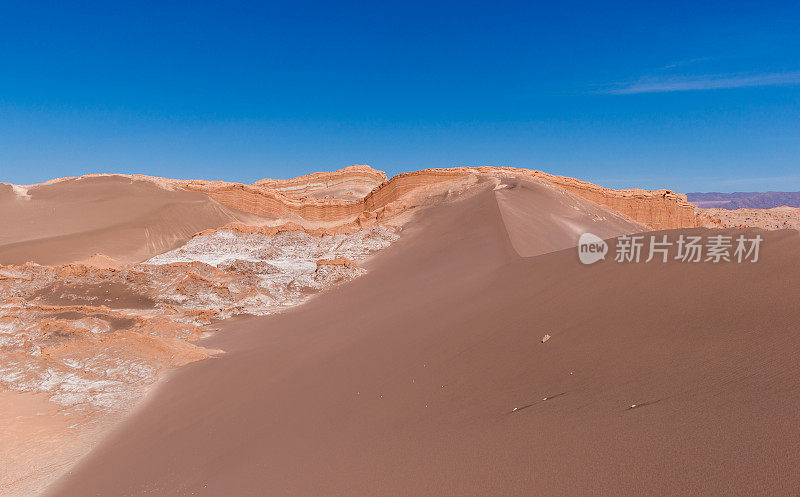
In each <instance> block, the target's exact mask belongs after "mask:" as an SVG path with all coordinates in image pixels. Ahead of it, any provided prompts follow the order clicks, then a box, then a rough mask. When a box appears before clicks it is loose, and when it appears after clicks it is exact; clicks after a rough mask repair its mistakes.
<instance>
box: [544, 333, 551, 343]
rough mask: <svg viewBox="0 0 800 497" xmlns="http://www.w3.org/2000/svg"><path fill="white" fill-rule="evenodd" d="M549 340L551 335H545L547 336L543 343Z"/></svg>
mask: <svg viewBox="0 0 800 497" xmlns="http://www.w3.org/2000/svg"><path fill="white" fill-rule="evenodd" d="M548 340H550V335H545V336H543V337H542V343H544V342H546V341H548Z"/></svg>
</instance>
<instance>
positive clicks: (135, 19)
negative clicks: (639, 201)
mask: <svg viewBox="0 0 800 497" xmlns="http://www.w3.org/2000/svg"><path fill="white" fill-rule="evenodd" d="M799 25H800V4H799V3H798V2H791V3H790V2H786V3H779V2H759V3H756V2H753V3H743V2H736V1H728V2H691V3H689V2H686V3H683V2H664V3H662V4H660V5H651V4H650V2H616V3H611V2H585V3H584V2H547V3H538V2H518V3H515V2H498V1H495V2H487V3H470V2H420V3H416V2H397V3H387V2H363V3H361V2H280V3H278V2H263V3H255V2H252V3H250V2H219V3H209V2H180V1H175V2H146V1H143V2H135V3H126V2H104V3H91V2H2V3H0V181H7V182H13V183H18V184H27V183H33V182H39V181H43V180H46V179H49V178H52V177H58V176H71V175H79V174H84V173H90V172H125V173H134V172H137V173H144V174H152V175H159V176H169V177H179V178H206V179H228V180H234V181H245V182H251V181H254V180H256V179H260V178H264V177H278V178H280V177H290V176H296V175H300V174H305V173H309V172H312V171H318V170H331V169H338V168H340V167H344V166H347V165H349V164H370V165H372V166H373V167H376V168H378V169H382V170H385V171H387V173H389V174H390V175H392V174H396V173H398V172H402V171H408V170H416V169H422V168H426V167H451V166H477V165H498V166H516V167H525V168H534V169H542V170H545V171H548V172H552V173H556V174H564V175H568V176H575V177H578V178H581V179H586V180H590V181H594V182H597V183H600V184H602V185H604V186H611V187H618V188H622V187H633V186H636V187H644V188H672V189H676V190H678V191H712V190H714V191H751V190H754V191H762V190H800V29H798V26H799Z"/></svg>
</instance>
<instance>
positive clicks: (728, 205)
mask: <svg viewBox="0 0 800 497" xmlns="http://www.w3.org/2000/svg"><path fill="white" fill-rule="evenodd" d="M686 196H687V197H688V199H689V202H691V203H693V204H694V205H696V206H697V207H702V208H704V209H708V208H714V207H717V208H720V209H771V208H773V207H780V206H782V205H786V206H789V207H800V192H734V193H717V192H710V193H687V194H686Z"/></svg>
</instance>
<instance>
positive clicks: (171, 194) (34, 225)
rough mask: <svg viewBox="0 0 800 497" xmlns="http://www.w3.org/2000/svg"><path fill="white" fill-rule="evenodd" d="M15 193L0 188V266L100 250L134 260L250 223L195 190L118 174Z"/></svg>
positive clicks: (74, 256) (75, 257)
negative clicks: (165, 186)
mask: <svg viewBox="0 0 800 497" xmlns="http://www.w3.org/2000/svg"><path fill="white" fill-rule="evenodd" d="M17 188H18V191H17V192H15V191H13V190H12V188H11V187H10V186H9V185H0V210H1V211H2V214H3V215H2V216H0V264H21V263H24V262H27V261H35V262H38V263H40V264H62V263H66V262H72V261H77V260H80V259H85V258H87V257H89V256H91V255H92V254H95V253H98V252H101V253H104V254H106V255H109V256H111V257H113V258H115V259H120V260H124V261H137V262H138V261H141V260H144V259H148V258H149V257H152V256H153V255H155V254H158V253H161V252H165V251H167V250H171V249H173V248H175V247H177V246H179V245H181V244H182V243H183V242H185V241H186V240H188V239H189V238H190V237H191V236H192V235H193V234H195V233H197V232H198V231H202V230H204V229H207V228H215V227H218V226H221V225H223V224H225V223H228V222H231V221H242V220H252V219H254V218H255V216H253V215H251V214H245V213H242V212H239V211H236V210H234V209H232V208H230V207H226V206H223V205H220V204H219V203H217V202H216V201H214V200H212V199H210V198H209V197H207V196H206V195H203V194H201V193H197V192H187V191H178V190H174V191H170V190H166V189H163V188H159V187H158V186H157V185H156V184H154V183H152V182H149V181H136V180H132V179H130V178H125V177H120V176H105V177H86V178H77V179H68V180H64V181H59V182H55V183H51V184H41V185H36V186H33V187H31V188H29V189H27V190H25V189H20V188H19V187H17Z"/></svg>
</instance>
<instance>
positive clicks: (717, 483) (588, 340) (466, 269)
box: [47, 185, 800, 497]
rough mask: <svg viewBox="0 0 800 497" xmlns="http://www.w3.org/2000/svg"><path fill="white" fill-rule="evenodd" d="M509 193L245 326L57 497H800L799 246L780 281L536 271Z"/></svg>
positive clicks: (56, 491)
mask: <svg viewBox="0 0 800 497" xmlns="http://www.w3.org/2000/svg"><path fill="white" fill-rule="evenodd" d="M497 191H500V190H492V188H491V185H490V186H488V187H486V188H485V189H484V190H483V191H482V192H481V193H478V194H476V195H474V196H469V197H465V198H464V199H462V200H454V201H450V202H447V203H444V204H442V205H439V206H436V207H432V208H430V209H429V210H427V211H426V212H424V213H420V214H418V218H417V220H416V221H415V222H414V223H411V224H409V225H408V226H407V227H406V229H405V230H404V233H403V236H402V237H401V239H400V240H399V241H397V242H395V243H394V244H393V245H392V246H391V247H389V248H387V249H385V250H384V251H383V252H381V253H379V254H378V255H377V256H375V257H374V258H373V259H372V260H371V261H370V262H369V263H368V264H367V266H366V267H367V269H368V270H369V272H368V273H367V274H366V275H365V276H362V277H361V278H359V279H356V280H354V281H351V282H349V283H347V284H345V285H343V286H340V287H338V288H336V289H334V290H332V291H329V292H328V293H326V294H323V295H320V296H317V297H314V298H312V299H311V300H310V301H308V302H307V303H305V304H304V305H302V306H300V307H298V308H296V309H293V310H291V311H288V312H285V313H283V314H279V315H275V316H270V317H264V318H252V319H242V320H238V321H236V322H228V323H226V324H223V331H222V332H220V333H217V334H216V335H214V336H213V337H212V338H211V339H210V340H208V341H207V342H206V343H204V344H203V345H205V346H207V347H212V348H220V349H224V350H225V351H226V352H227V353H226V354H224V355H221V356H218V357H215V358H212V359H208V360H205V361H200V362H196V363H192V364H190V365H188V366H186V367H184V368H182V369H180V370H177V371H176V372H174V373H173V374H172V375H170V377H169V379H168V380H167V381H165V382H163V383H162V384H161V386H160V387H159V388H158V389H157V390H156V391H154V392H153V393H152V395H151V397H150V398H149V400H148V401H147V404H146V405H144V406H143V407H142V409H141V410H139V411H138V412H136V413H135V414H134V415H133V416H131V417H130V418H129V419H128V420H127V421H126V422H125V423H124V424H123V425H122V426H121V427H120V428H119V429H118V430H117V431H115V432H114V433H113V434H112V435H111V436H110V437H109V438H108V439H106V440H105V441H104V442H103V443H102V444H101V445H100V446H99V447H98V448H97V449H96V450H95V451H94V452H93V453H92V454H90V456H89V457H88V458H86V459H85V460H84V461H83V462H82V463H81V464H79V465H78V466H77V467H76V468H74V469H73V470H72V471H71V472H70V474H69V475H67V476H66V477H65V478H63V479H62V480H61V481H60V482H58V483H57V484H56V485H55V486H54V487H53V488H52V489H51V491H50V492H49V493H48V494H47V495H51V496H80V497H86V496H94V495H100V496H111V495H113V496H128V495H214V496H217V495H237V496H249V495H281V496H289V495H298V496H308V495H349V496H355V495H365V496H366V495H369V496H375V495H381V496H388V495H458V496H466V495H476V496H477V495H480V496H485V495H547V496H553V495H565V496H574V495H604V496H606V495H632V496H633V495H635V496H640V495H743V496H744V495H747V496H750V495H789V494H791V492H796V491H797V489H798V488H800V473H798V471H797V468H798V467H800V451H798V450H797V441H798V439H800V425H798V423H797V412H798V408H800V396H798V393H799V392H798V388H799V387H800V366H798V363H797V361H796V358H795V355H796V351H798V350H800V333H798V329H797V326H798V325H797V323H798V317H800V308H798V306H797V295H798V291H800V278H798V276H800V275H798V274H797V273H798V265H797V263H796V257H797V253H798V248H800V236H798V233H797V232H796V231H779V232H771V233H766V232H760V233H761V234H762V236H764V237H765V241H764V244H763V248H762V254H761V260H760V261H759V262H758V263H756V264H681V263H674V262H670V263H666V264H660V263H659V264H652V263H651V264H643V263H642V264H628V265H626V264H617V263H614V262H612V261H606V262H603V263H598V264H596V265H593V266H583V265H581V264H580V263H579V262H578V260H577V257H576V253H575V250H574V249H567V250H563V251H560V252H554V253H548V254H544V255H539V256H535V257H521V256H520V255H519V254H518V252H517V250H515V247H528V248H530V247H534V248H535V247H536V246H537V244H539V243H541V242H540V238H541V237H542V236H543V234H542V233H540V232H538V231H537V230H535V229H530V230H528V229H522V228H521V226H523V224H521V223H515V222H514V221H513V220H512V221H511V222H509V219H508V216H507V215H506V216H505V217H506V219H505V221H506V222H504V214H502V213H501V208H500V206H499V205H500V204H502V205H503V210H504V212H506V213H508V212H509V210H510V211H511V212H513V211H514V210H516V209H525V208H526V206H525V204H524V202H525V195H523V194H519V195H517V193H520V192H517V193H512V194H501V195H498V194H497V193H496V192H497ZM498 202H500V204H498ZM520 202H522V204H520ZM509 230H510V231H511V232H510V233H509ZM690 231H702V230H697V229H696V230H690ZM512 240H513V241H514V243H513V244H512ZM548 243H550V242H548ZM525 250H526V251H527V250H528V249H527V248H526V249H525ZM545 334H549V335H551V336H552V338H551V339H550V340H548V341H547V342H546V343H542V341H541V339H542V336H543V335H545ZM543 399H547V400H543ZM634 404H635V405H637V407H636V408H634V409H630V408H629V406H631V405H634ZM515 408H517V410H516V411H515Z"/></svg>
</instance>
